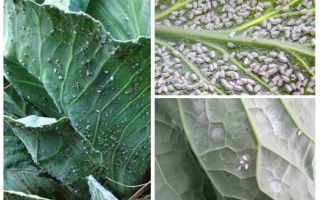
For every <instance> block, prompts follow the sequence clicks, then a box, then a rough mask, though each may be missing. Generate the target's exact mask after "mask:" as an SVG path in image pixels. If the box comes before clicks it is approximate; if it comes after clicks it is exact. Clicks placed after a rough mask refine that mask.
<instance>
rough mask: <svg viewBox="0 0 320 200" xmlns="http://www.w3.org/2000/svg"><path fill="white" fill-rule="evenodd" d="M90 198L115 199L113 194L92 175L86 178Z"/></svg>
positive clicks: (95, 199) (93, 199)
mask: <svg viewBox="0 0 320 200" xmlns="http://www.w3.org/2000/svg"><path fill="white" fill-rule="evenodd" d="M87 180H88V185H89V189H90V194H91V200H117V198H116V197H115V196H113V194H112V193H111V192H109V191H108V190H107V189H105V188H104V187H103V186H102V185H101V184H100V183H99V182H98V181H97V180H96V179H95V178H94V177H93V176H92V175H90V176H89V177H88V178H87Z"/></svg>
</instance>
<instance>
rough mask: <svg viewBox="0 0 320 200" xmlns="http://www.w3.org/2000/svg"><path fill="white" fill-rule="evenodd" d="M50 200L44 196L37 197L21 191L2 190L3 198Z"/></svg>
mask: <svg viewBox="0 0 320 200" xmlns="http://www.w3.org/2000/svg"><path fill="white" fill-rule="evenodd" d="M36 199H38V200H50V199H46V198H42V197H39V196H37V195H31V194H25V193H23V192H17V191H10V190H5V191H4V200H36Z"/></svg>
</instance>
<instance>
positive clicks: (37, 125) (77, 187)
mask: <svg viewBox="0 0 320 200" xmlns="http://www.w3.org/2000/svg"><path fill="white" fill-rule="evenodd" d="M35 118H38V120H35ZM50 120H54V119H52V118H49V119H48V118H43V117H36V116H29V117H26V118H23V119H19V120H14V119H12V118H10V117H5V122H6V123H8V124H9V126H10V127H11V128H12V130H13V131H14V133H15V135H17V136H18V137H19V139H20V140H21V141H22V142H23V144H24V145H25V146H26V148H27V149H28V152H29V153H30V154H31V157H32V159H33V161H34V162H35V163H36V164H37V165H40V166H41V167H42V168H43V169H44V170H45V171H46V172H48V173H49V174H50V175H51V176H53V177H55V178H56V179H57V180H59V181H60V182H61V183H63V184H64V185H65V186H66V187H67V188H68V189H69V190H70V191H71V192H72V193H73V194H74V195H76V196H78V197H79V198H80V199H88V198H89V190H88V186H87V182H86V179H85V177H87V176H89V175H90V173H96V175H97V176H99V177H103V172H102V171H101V172H100V170H99V169H98V168H99V166H100V164H101V159H102V157H101V153H99V152H97V151H95V150H94V149H93V148H92V147H91V146H90V144H89V142H88V141H87V140H86V139H84V138H83V137H82V136H81V135H80V134H78V133H77V132H76V131H74V129H73V128H72V127H71V126H70V121H69V120H68V119H67V118H62V119H60V120H59V121H56V120H54V121H56V122H52V123H48V121H50ZM30 125H32V127H30ZM52 141H55V142H52ZM100 173H101V174H100Z"/></svg>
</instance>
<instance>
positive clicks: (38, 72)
mask: <svg viewBox="0 0 320 200" xmlns="http://www.w3.org/2000/svg"><path fill="white" fill-rule="evenodd" d="M26 16H28V17H26ZM5 24H6V32H5V49H6V51H5V57H6V58H10V60H15V61H18V62H20V63H22V65H23V66H24V67H25V68H26V69H28V72H29V73H30V74H32V76H34V77H37V78H38V79H39V81H40V82H41V83H42V84H43V85H44V88H45V89H46V91H47V92H48V94H49V95H50V96H51V97H52V98H53V99H54V102H55V104H56V105H57V107H58V108H59V110H61V111H62V112H63V113H64V114H65V115H66V116H67V117H68V118H69V119H70V120H71V123H72V125H73V126H74V127H75V128H76V130H77V131H79V132H80V133H81V134H82V135H83V136H85V137H86V138H87V139H88V140H89V141H90V142H91V144H92V146H93V147H94V148H95V149H97V150H99V151H100V152H101V153H102V155H103V164H102V165H103V166H106V170H107V172H106V174H105V175H106V176H108V177H109V178H110V179H112V180H114V181H113V182H112V181H111V182H109V183H108V188H110V189H111V190H112V192H113V193H115V194H118V195H120V196H130V195H131V194H132V193H133V192H134V191H135V190H133V189H132V188H128V187H125V186H122V185H138V184H141V183H143V182H145V179H146V177H148V170H149V161H150V138H149V136H150V114H149V110H150V40H149V39H146V38H141V39H140V40H139V41H134V42H121V41H114V40H113V39H112V38H111V37H110V35H109V34H107V33H106V32H105V31H104V29H103V28H102V26H101V24H100V23H98V22H97V21H95V20H93V19H92V18H91V17H89V16H87V15H86V14H82V13H64V12H63V11H61V10H58V9H56V8H54V7H52V6H48V5H43V6H38V5H36V4H34V3H32V2H30V1H21V0H16V1H14V2H13V1H12V0H6V3H5ZM15 27H21V28H22V30H24V31H23V34H21V33H20V31H16V29H15ZM84 27H85V28H84ZM94 175H95V174H94ZM114 182H118V183H120V184H117V183H114Z"/></svg>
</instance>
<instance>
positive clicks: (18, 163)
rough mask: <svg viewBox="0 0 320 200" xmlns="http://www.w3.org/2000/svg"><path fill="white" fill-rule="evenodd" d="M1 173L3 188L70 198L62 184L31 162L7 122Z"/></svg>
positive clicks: (50, 196) (51, 196)
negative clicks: (2, 172) (2, 171)
mask: <svg viewBox="0 0 320 200" xmlns="http://www.w3.org/2000/svg"><path fill="white" fill-rule="evenodd" d="M3 175H4V190H10V191H19V192H23V193H25V194H37V195H41V196H42V197H46V198H54V199H61V200H63V199H69V198H71V196H70V195H69V193H68V191H67V190H66V189H64V187H63V186H61V185H60V184H59V183H58V182H57V181H55V180H53V179H52V178H51V177H49V176H47V175H46V174H45V173H44V172H42V170H41V169H39V168H38V167H37V166H36V165H35V164H34V163H33V161H32V158H31V156H30V155H29V154H28V151H27V149H26V148H25V146H24V145H23V143H22V142H21V141H20V140H19V139H18V137H17V136H15V135H14V133H13V131H12V129H11V128H10V127H9V126H8V125H7V124H5V126H4V174H3ZM8 199H10V198H8ZM12 199H15V198H12Z"/></svg>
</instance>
